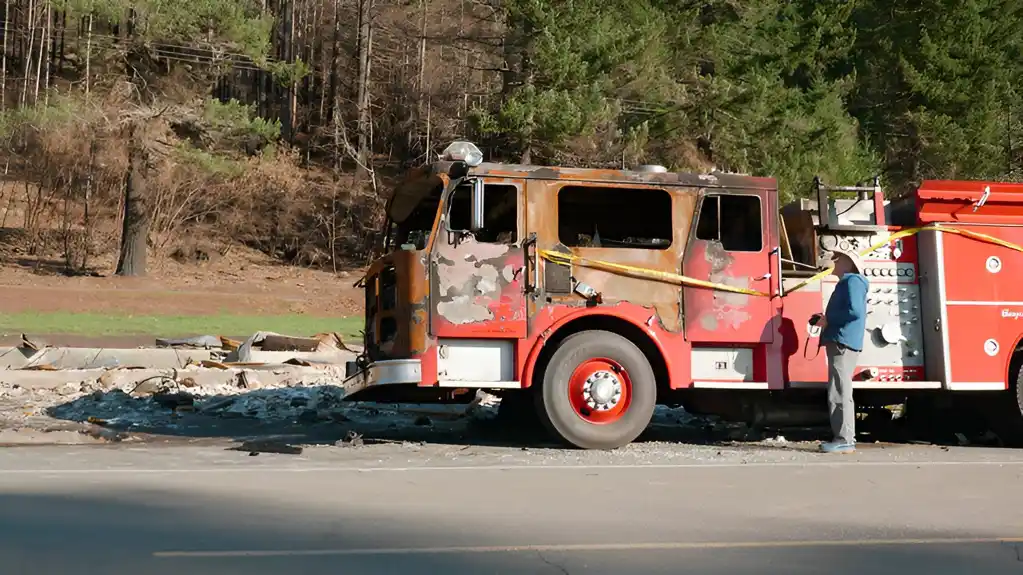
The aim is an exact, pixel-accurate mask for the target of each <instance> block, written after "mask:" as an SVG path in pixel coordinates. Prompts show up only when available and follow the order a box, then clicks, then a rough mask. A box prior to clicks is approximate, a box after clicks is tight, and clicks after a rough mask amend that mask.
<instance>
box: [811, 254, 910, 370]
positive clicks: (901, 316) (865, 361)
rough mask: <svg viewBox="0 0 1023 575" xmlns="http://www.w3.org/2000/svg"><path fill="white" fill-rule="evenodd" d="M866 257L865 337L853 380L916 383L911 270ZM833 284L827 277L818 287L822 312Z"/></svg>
mask: <svg viewBox="0 0 1023 575" xmlns="http://www.w3.org/2000/svg"><path fill="white" fill-rule="evenodd" d="M893 243H894V242H893ZM868 247H869V246H868ZM854 249H855V248H854ZM861 249H863V248H861ZM888 253H890V252H888ZM869 255H870V256H873V257H868V256H864V257H863V266H864V269H863V275H864V276H866V278H867V280H868V281H869V282H870V289H869V291H868V293H867V320H866V333H865V334H864V339H863V351H862V352H861V353H860V357H859V362H858V363H859V368H858V370H857V374H856V379H858V380H870V381H878V382H892V383H898V382H900V381H921V380H922V379H923V377H924V371H923V365H924V356H923V328H922V326H921V323H920V309H921V305H920V286H919V283H918V282H917V277H916V273H917V270H916V264H914V263H910V262H896V261H892V260H890V259H881V257H878V253H877V252H876V251H875V252H873V253H872V254H869ZM882 255H887V254H882ZM893 255H894V254H893ZM900 255H901V254H900ZM836 284H837V279H836V278H835V277H833V276H831V277H828V278H826V279H825V280H824V283H823V285H822V286H821V288H822V289H821V296H822V298H823V299H824V302H823V304H824V306H825V309H826V307H827V303H828V300H829V299H831V294H832V293H834V290H835V285H836Z"/></svg>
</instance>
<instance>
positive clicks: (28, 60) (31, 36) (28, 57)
mask: <svg viewBox="0 0 1023 575" xmlns="http://www.w3.org/2000/svg"><path fill="white" fill-rule="evenodd" d="M34 14H35V3H34V2H33V0H28V15H27V16H26V18H25V21H26V26H25V27H26V29H27V30H28V51H27V52H25V59H24V62H25V66H24V68H25V81H24V83H23V84H22V86H21V105H22V106H23V107H24V106H25V103H26V102H28V79H29V77H30V76H31V75H32V44H33V43H34V42H35V38H36V34H35V26H34V24H35V21H34V18H33V16H34Z"/></svg>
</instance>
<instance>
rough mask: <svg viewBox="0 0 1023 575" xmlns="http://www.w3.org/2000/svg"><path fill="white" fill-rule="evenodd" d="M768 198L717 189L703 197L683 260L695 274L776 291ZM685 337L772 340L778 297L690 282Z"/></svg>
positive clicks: (687, 271) (686, 269)
mask: <svg viewBox="0 0 1023 575" xmlns="http://www.w3.org/2000/svg"><path fill="white" fill-rule="evenodd" d="M769 200H770V198H769V196H768V195H767V194H765V193H758V192H756V191H750V192H748V193H747V192H741V193H729V194H716V193H707V194H706V195H704V196H702V197H701V199H700V206H699V208H698V210H697V217H696V222H695V225H694V226H693V230H692V232H691V233H690V237H689V244H688V246H687V248H686V253H685V257H684V258H683V262H682V274H683V275H686V276H688V277H690V278H693V279H698V280H703V281H708V282H712V283H716V284H724V285H727V286H732V287H738V288H747V289H751V290H755V291H758V292H762V293H765V294H770V293H772V290H773V289H775V287H776V285H777V284H776V283H775V282H777V281H778V280H779V278H775V277H773V276H774V275H775V269H773V267H776V266H772V262H773V258H774V257H776V256H773V255H772V254H771V243H770V241H769V238H770V233H769V231H770V225H771V222H772V219H770V218H764V217H763V214H764V213H766V211H765V209H764V207H765V206H767V207H768V208H772V207H773V206H771V205H770V204H769V203H768V202H769ZM683 293H684V310H683V311H684V317H685V333H686V338H687V339H688V340H690V341H693V342H708V343H709V342H714V343H770V342H773V341H774V316H775V315H777V313H778V307H777V306H776V302H775V301H773V300H772V298H771V297H769V296H760V295H746V294H742V293H735V292H728V291H722V290H714V289H708V288H704V287H693V286H686V287H685V288H683Z"/></svg>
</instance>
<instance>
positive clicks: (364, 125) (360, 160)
mask: <svg viewBox="0 0 1023 575" xmlns="http://www.w3.org/2000/svg"><path fill="white" fill-rule="evenodd" d="M372 3H373V0H359V44H358V50H359V79H358V89H357V96H356V105H357V107H358V111H359V123H358V132H359V133H358V144H357V145H358V148H357V150H356V151H357V155H358V157H357V158H356V163H357V164H358V166H357V168H356V172H355V174H356V178H358V179H359V180H363V179H364V178H366V176H367V175H368V174H369V170H368V166H369V152H370V150H369V146H370V137H371V136H370V130H371V129H372V128H371V123H372V117H371V115H370V113H371V111H370V107H369V106H370V91H369V77H370V76H369V65H370V56H371V54H372V50H373V45H372V44H373V40H372V30H373V29H372V26H371V23H370V18H371V15H372V12H371V10H372V7H373V4H372Z"/></svg>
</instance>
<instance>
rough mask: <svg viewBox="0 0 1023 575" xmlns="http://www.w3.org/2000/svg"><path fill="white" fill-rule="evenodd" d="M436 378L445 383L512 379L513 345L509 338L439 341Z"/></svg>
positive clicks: (513, 363) (513, 367)
mask: <svg viewBox="0 0 1023 575" xmlns="http://www.w3.org/2000/svg"><path fill="white" fill-rule="evenodd" d="M438 344H439V345H438V347H437V377H438V378H439V379H441V380H443V381H445V382H459V381H463V382H509V381H514V380H515V342H514V341H512V340H510V339H441V340H440V341H439V342H438Z"/></svg>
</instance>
